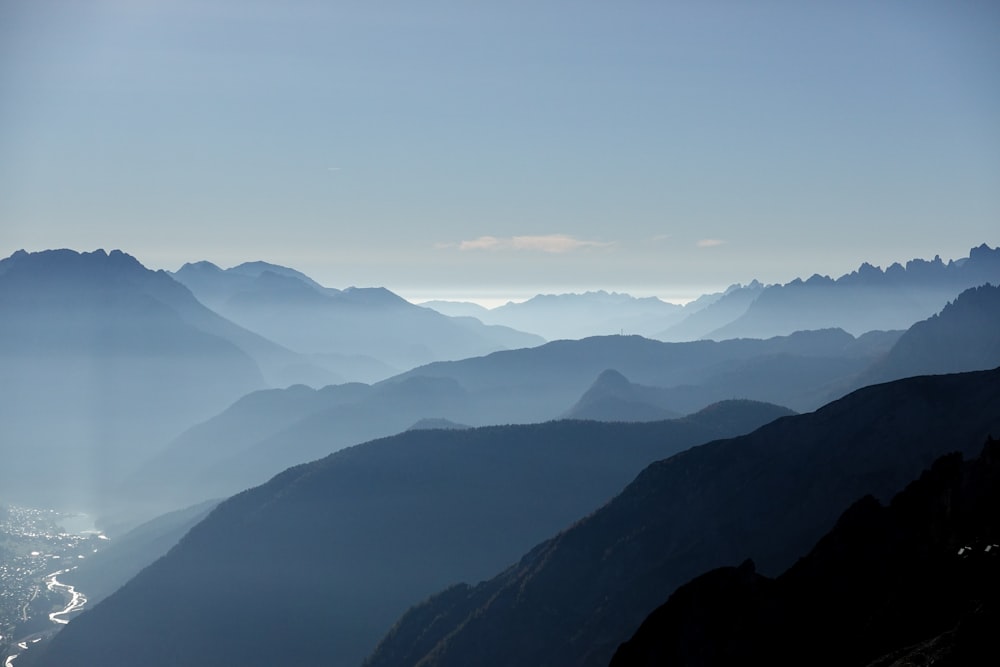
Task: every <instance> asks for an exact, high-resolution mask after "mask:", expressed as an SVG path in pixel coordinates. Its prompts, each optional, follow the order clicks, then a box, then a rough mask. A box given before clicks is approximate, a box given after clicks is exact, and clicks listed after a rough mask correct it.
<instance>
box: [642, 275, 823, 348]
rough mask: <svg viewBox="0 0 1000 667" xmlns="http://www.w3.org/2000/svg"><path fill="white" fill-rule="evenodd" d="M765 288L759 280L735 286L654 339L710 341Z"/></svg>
mask: <svg viewBox="0 0 1000 667" xmlns="http://www.w3.org/2000/svg"><path fill="white" fill-rule="evenodd" d="M764 289H765V285H762V284H761V283H760V282H758V281H756V280H753V281H751V282H750V283H749V284H747V285H739V284H737V285H731V286H730V287H729V288H728V289H727V290H726V291H725V292H723V293H722V295H721V296H720V298H718V299H717V300H714V301H712V302H711V303H708V304H706V305H705V307H704V308H701V309H699V310H696V311H694V312H692V313H691V314H690V315H687V316H686V317H685V318H684V319H683V320H681V321H679V322H677V323H676V324H674V325H672V326H670V327H668V328H667V329H665V330H663V331H660V332H657V333H655V334H654V335H653V336H651V337H652V338H656V339H658V340H666V341H686V340H698V339H700V338H710V337H711V336H710V334H712V332H714V331H715V330H717V329H720V328H722V327H724V326H726V325H727V324H729V323H730V322H733V321H734V320H737V319H739V318H740V317H742V316H743V314H744V313H746V312H747V309H748V308H750V305H751V304H752V303H753V302H754V301H755V300H756V299H757V297H759V296H760V294H761V292H763V291H764ZM803 328H806V327H799V328H796V329H793V331H797V330H800V329H803Z"/></svg>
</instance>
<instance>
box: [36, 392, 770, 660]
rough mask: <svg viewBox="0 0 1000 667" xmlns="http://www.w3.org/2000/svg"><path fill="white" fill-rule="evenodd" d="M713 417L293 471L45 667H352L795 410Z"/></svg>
mask: <svg viewBox="0 0 1000 667" xmlns="http://www.w3.org/2000/svg"><path fill="white" fill-rule="evenodd" d="M730 407H731V408H732V410H731V411H732V415H731V417H729V418H724V417H723V414H724V413H727V412H729V411H730ZM716 410H717V411H718V414H715V415H709V416H705V415H692V416H691V417H689V418H685V419H682V420H674V421H664V422H656V423H648V424H601V423H597V422H579V421H562V422H549V423H545V424H538V425H530V426H506V427H489V428H477V429H466V430H433V431H426V430H414V431H408V432H406V433H403V434H400V435H397V436H393V437H390V438H384V439H381V440H376V441H373V442H369V443H366V444H364V445H359V446H356V447H351V448H348V449H344V450H341V451H340V452H337V453H336V454H333V455H330V456H328V457H327V458H325V459H322V460H320V461H316V462H314V463H310V464H306V465H301V466H297V467H294V468H291V469H289V470H286V471H285V472H283V473H281V474H279V475H277V476H276V477H274V478H273V479H272V480H271V481H270V482H268V483H267V484H264V485H262V486H260V487H257V488H255V489H251V490H249V491H246V492H244V493H241V494H239V495H237V496H235V497H233V498H230V499H229V500H227V501H225V502H223V503H222V504H221V505H220V506H219V507H218V508H217V509H216V510H215V511H214V512H213V513H212V514H211V515H210V516H209V517H208V518H207V519H206V520H205V521H203V522H202V523H201V524H199V525H198V526H196V527H195V528H194V529H192V530H191V531H190V532H189V533H188V535H187V536H186V537H185V538H184V539H183V540H181V542H180V544H179V545H178V546H177V547H175V548H174V549H173V550H172V551H171V552H170V553H169V554H168V555H167V556H165V557H164V558H162V559H161V560H159V561H158V562H156V563H154V564H153V565H152V566H150V567H148V568H147V569H145V570H144V571H143V572H142V573H140V574H139V575H138V576H137V577H136V578H134V579H133V580H132V581H130V582H129V583H128V584H127V585H126V586H125V587H124V588H122V589H121V590H119V591H118V592H117V593H115V594H114V595H112V596H111V597H109V598H107V599H106V600H105V601H104V602H102V603H101V604H99V605H98V606H97V607H95V608H94V609H92V610H91V611H88V612H85V613H84V614H83V615H81V616H80V617H79V618H77V619H75V620H74V621H73V622H72V623H71V624H70V625H69V626H67V628H66V629H64V630H63V631H62V632H61V633H60V634H59V635H58V636H57V637H56V638H55V639H54V640H53V643H52V645H51V647H50V654H49V657H48V660H47V661H46V662H44V664H50V665H59V664H65V663H66V660H67V659H69V660H71V661H72V662H73V664H75V665H80V666H85V665H91V664H93V665H97V664H100V665H102V666H103V667H114V666H115V665H135V664H142V665H144V666H145V667H156V666H157V665H167V664H174V663H175V662H176V660H178V659H181V658H180V656H183V661H184V663H185V664H187V665H213V666H216V665H220V664H241V665H265V664H275V663H276V662H277V663H281V664H343V665H351V664H358V663H359V662H360V661H361V659H362V658H363V657H364V655H365V654H366V653H368V652H369V651H370V650H371V649H372V647H373V646H374V644H375V641H376V640H377V639H378V636H379V634H380V633H381V632H383V631H384V629H385V628H387V627H388V626H389V624H390V623H391V622H392V620H393V619H394V618H396V617H397V616H398V615H399V614H400V613H402V612H403V611H404V610H405V609H406V608H407V607H408V606H409V605H412V604H414V603H415V602H417V601H419V600H420V599H422V598H424V597H426V596H427V595H428V594H430V593H431V592H433V591H435V590H438V589H440V588H441V587H443V586H445V585H447V584H449V583H451V582H453V581H456V580H458V579H463V578H472V579H478V578H482V577H484V576H488V575H489V574H490V573H491V572H494V571H496V570H497V569H499V568H501V567H504V566H505V565H507V564H509V563H510V562H512V561H513V560H514V559H515V558H516V557H517V556H518V555H519V554H520V553H522V552H523V551H524V550H525V549H527V548H528V547H529V546H530V545H532V544H535V543H537V542H538V541H539V540H541V539H543V538H544V537H545V536H546V535H549V534H551V533H553V532H554V531H556V530H558V529H560V528H562V527H564V526H566V525H567V524H569V523H570V522H572V521H574V520H576V519H578V518H579V517H581V516H583V515H585V514H586V513H587V512H590V511H592V510H593V509H595V508H596V507H598V506H599V505H600V504H601V503H603V502H604V501H606V500H607V498H609V497H611V496H612V495H613V494H614V493H616V492H617V491H618V490H620V489H621V488H622V486H623V485H625V484H626V483H627V482H628V481H629V480H630V479H632V478H633V477H634V476H635V474H636V473H637V472H638V471H639V470H641V469H642V468H643V467H644V466H645V465H647V464H648V463H649V462H650V461H653V460H655V459H657V458H661V457H662V456H666V455H669V454H671V453H673V452H676V451H679V450H681V449H684V448H686V447H689V446H691V445H693V444H696V443H698V442H704V441H705V440H708V439H712V438H715V437H719V436H722V435H723V434H735V433H739V432H746V431H748V430H751V429H753V428H756V427H757V426H759V425H760V424H762V423H766V422H768V421H770V420H771V419H773V418H775V417H777V416H780V415H785V414H787V411H786V410H784V409H782V408H778V407H776V406H768V405H762V404H754V405H750V404H747V403H738V404H733V405H732V406H729V405H726V404H723V405H720V406H718V407H717V408H716ZM68 656H73V657H72V658H71V659H70V658H68Z"/></svg>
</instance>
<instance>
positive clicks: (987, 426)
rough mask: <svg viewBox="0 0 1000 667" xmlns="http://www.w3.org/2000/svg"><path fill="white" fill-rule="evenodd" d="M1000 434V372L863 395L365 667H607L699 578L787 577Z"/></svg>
mask: <svg viewBox="0 0 1000 667" xmlns="http://www.w3.org/2000/svg"><path fill="white" fill-rule="evenodd" d="M996 432H1000V369H997V370H993V371H983V372H977V373H967V374H957V375H941V376H923V377H916V378H909V379H905V380H899V381H896V382H892V383H887V384H882V385H876V386H872V387H867V388H864V389H861V390H858V391H856V392H854V393H852V394H850V395H849V396H846V397H845V398H843V399H841V400H839V401H836V402H834V403H831V404H830V405H828V406H825V407H823V408H822V409H820V410H817V411H816V412H813V413H810V414H805V415H798V416H794V417H787V418H784V419H780V420H777V421H775V422H773V423H771V424H769V425H767V426H764V427H762V428H760V429H758V430H757V431H755V432H754V433H752V434H749V435H746V436H741V437H738V438H734V439H730V440H722V441H718V442H713V443H710V444H707V445H703V446H700V447H695V448H693V449H690V450H687V451H685V452H682V453H680V454H677V455H675V456H673V457H671V458H668V459H666V460H663V461H659V462H657V463H654V464H652V465H650V466H649V467H648V468H646V469H645V470H644V471H643V472H642V473H641V474H640V475H639V476H638V477H637V478H636V480H635V481H634V482H633V483H632V484H630V485H629V486H628V487H627V488H626V489H625V490H624V491H623V492H622V493H621V494H620V495H619V496H617V497H616V498H615V499H613V500H612V501H611V502H609V503H608V504H607V505H605V506H604V507H602V508H601V509H600V510H598V511H597V512H595V513H594V514H592V515H590V516H589V517H587V518H585V519H584V520H582V521H580V522H579V523H577V524H576V525H574V526H572V527H571V528H569V529H568V530H566V531H564V532H562V533H560V534H558V535H557V536H556V537H554V538H552V539H550V540H548V541H546V542H543V543H541V544H539V545H538V546H536V547H535V548H534V549H532V550H531V551H529V552H528V553H527V555H525V556H524V557H523V558H522V559H521V560H520V561H519V562H518V563H517V564H515V565H514V566H512V567H510V568H508V569H507V570H505V571H504V572H502V573H501V574H499V575H497V576H496V577H494V578H493V579H491V580H488V581H485V582H482V583H480V584H477V585H474V586H470V585H458V586H455V587H452V588H450V589H447V590H445V591H444V592H442V593H440V594H438V595H437V596H435V597H432V598H430V599H429V600H428V601H426V602H424V603H423V604H421V605H418V606H416V607H414V608H413V609H411V610H410V611H409V612H407V614H405V615H404V616H403V617H402V618H401V619H400V620H399V622H398V623H397V624H396V625H395V626H394V627H393V629H392V630H391V631H390V632H389V633H388V635H387V636H386V637H385V638H384V639H383V641H382V642H381V643H380V645H379V647H378V649H377V650H376V651H375V652H374V654H373V655H372V656H370V658H369V660H368V661H367V662H366V663H365V664H366V665H367V666H368V667H388V666H395V665H400V666H401V665H420V666H421V667H431V666H445V665H471V664H475V665H483V666H487V667H488V666H490V665H512V664H526V665H529V664H530V665H567V666H568V665H574V666H578V665H606V664H608V661H609V660H610V659H611V657H612V654H613V653H614V651H615V649H616V648H617V647H618V645H619V644H620V643H621V642H623V641H625V640H626V639H628V637H630V636H631V635H632V634H633V633H634V632H635V630H636V629H637V628H638V627H639V625H640V624H641V622H642V621H643V619H644V618H646V616H647V615H648V614H649V613H650V612H652V611H653V610H654V609H655V608H656V607H657V606H659V605H660V604H662V602H663V600H665V599H667V598H668V596H669V595H670V594H671V593H672V592H673V591H674V590H675V589H676V588H677V587H678V586H679V585H681V584H683V583H684V582H686V581H688V580H690V579H691V578H692V577H694V576H696V575H698V574H699V573H702V572H705V571H706V570H709V569H712V568H715V567H721V566H726V565H731V564H732V563H739V562H742V561H743V560H745V559H747V558H752V559H753V561H754V562H755V563H756V565H757V567H758V568H759V569H760V571H761V572H762V573H764V574H765V575H768V576H774V575H777V574H779V573H780V572H782V571H783V570H785V569H786V568H788V567H789V566H791V565H792V564H793V563H794V562H795V560H796V558H797V557H798V556H799V555H801V554H803V553H806V552H807V550H808V549H809V548H810V547H811V546H812V545H813V544H815V542H816V541H817V540H818V539H819V538H820V537H821V536H822V535H823V534H824V533H826V532H827V531H829V530H830V529H831V528H832V527H833V525H834V524H835V522H836V520H837V517H838V516H839V515H840V514H841V513H842V512H843V511H844V510H845V509H846V508H847V507H849V506H850V505H851V503H852V502H853V501H854V500H856V499H857V498H860V497H863V496H865V495H868V494H870V495H872V496H874V497H875V498H877V499H880V500H888V499H889V498H890V497H891V496H892V495H893V494H895V493H897V492H899V491H900V490H901V489H903V488H904V486H905V485H906V484H907V483H908V481H910V480H912V479H913V478H915V477H916V476H917V475H918V474H919V472H920V471H921V470H923V469H924V468H926V467H927V466H929V465H930V464H931V463H932V462H933V461H934V460H935V459H936V458H937V457H939V456H941V455H943V454H945V453H947V452H950V451H953V450H957V451H960V452H963V453H965V454H967V455H973V454H974V453H976V452H977V451H978V450H979V449H980V448H981V447H982V443H983V442H984V441H985V440H986V439H987V437H988V435H989V434H990V433H996ZM817 604H821V601H817Z"/></svg>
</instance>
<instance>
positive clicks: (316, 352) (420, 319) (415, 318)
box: [172, 262, 543, 382]
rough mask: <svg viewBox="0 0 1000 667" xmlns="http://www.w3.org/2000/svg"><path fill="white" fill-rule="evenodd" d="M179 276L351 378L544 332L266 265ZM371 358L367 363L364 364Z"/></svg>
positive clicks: (229, 311) (264, 331) (204, 267)
mask: <svg viewBox="0 0 1000 667" xmlns="http://www.w3.org/2000/svg"><path fill="white" fill-rule="evenodd" d="M172 275H173V277H174V278H175V279H176V280H177V281H179V282H181V283H183V284H184V285H186V286H187V287H188V288H189V289H191V291H192V292H194V294H195V295H196V296H197V297H198V298H199V299H202V300H203V301H204V302H205V303H206V304H208V305H209V306H211V307H212V308H213V309H215V310H216V311H217V312H219V313H221V314H222V315H224V316H226V317H228V318H229V319H231V320H233V321H234V322H237V323H239V324H240V325H242V326H244V327H246V328H248V329H250V330H252V331H256V332H258V333H260V334H261V335H263V336H266V337H267V338H269V339H271V340H274V341H277V342H279V343H281V344H282V345H285V346H287V347H289V348H290V349H293V350H296V351H297V352H300V353H304V354H309V355H313V359H314V360H316V361H317V362H320V363H323V364H325V365H326V366H327V367H329V368H331V369H332V370H335V371H336V372H338V373H339V374H340V375H341V376H343V377H345V378H347V379H350V380H360V381H365V382H372V381H375V380H380V379H383V378H384V377H387V376H389V375H392V374H394V373H393V372H392V371H389V372H387V371H386V370H385V369H386V368H387V367H388V368H392V369H395V372H399V371H401V370H406V369H409V368H412V367H413V366H417V365H420V364H424V363H427V362H429V361H434V360H438V359H457V358H462V357H469V356H476V355H479V354H485V353H488V352H492V351H494V350H501V349H509V348H518V347H530V346H533V345H537V344H539V343H541V342H543V341H542V339H541V338H539V337H538V336H534V335H532V334H526V333H522V332H520V331H515V330H513V329H511V328H509V327H500V326H486V325H484V324H482V322H479V321H478V320H475V319H469V318H464V319H463V320H461V321H460V320H455V319H453V318H450V317H447V316H444V315H441V314H440V313H437V312H435V311H433V310H430V309H427V308H421V307H419V306H415V305H413V304H411V303H409V302H408V301H406V300H405V299H403V298H402V297H400V296H398V295H396V294H394V293H392V292H390V291H389V290H387V289H385V288H382V287H369V288H359V287H348V288H346V289H343V290H339V289H334V288H328V287H323V286H321V285H319V284H318V283H316V282H315V281H314V280H312V279H311V278H309V277H308V276H306V275H305V274H302V273H301V272H298V271H295V270H294V269H289V268H287V267H282V266H277V265H274V264H268V263H267V262H248V263H244V264H240V265H238V266H235V267H233V268H230V269H225V270H223V269H221V268H219V267H218V266H216V265H215V264H212V263H211V262H196V263H189V264H185V265H184V266H182V267H181V268H180V269H179V270H178V271H177V272H176V273H174V274H172ZM365 360H367V362H366V361H365Z"/></svg>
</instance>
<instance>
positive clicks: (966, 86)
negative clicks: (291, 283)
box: [0, 0, 1000, 299]
mask: <svg viewBox="0 0 1000 667" xmlns="http://www.w3.org/2000/svg"><path fill="white" fill-rule="evenodd" d="M998 30H1000V7H998V6H997V5H995V4H990V3H977V2H955V3H948V4H946V5H944V4H940V3H923V2H894V1H890V2H884V3H877V4H872V3H864V2H845V3H836V4H823V5H817V4H808V5H803V4H800V3H784V2H775V3H753V4H742V3H741V4H732V3H697V4H695V3H690V4H689V3H627V4H625V5H621V4H617V5H607V4H605V3H599V2H592V1H588V2H583V3H566V2H556V1H544V2H536V3H530V4H523V3H514V4H510V3H505V4H503V5H496V6H490V5H481V4H476V5H469V3H459V2H448V1H440V2H431V3H424V4H421V5H420V6H419V7H415V6H412V5H409V4H407V3H396V2H390V3H383V4H380V5H379V6H377V7H375V6H371V5H370V4H369V3H355V2H344V3H335V4H332V5H328V4H325V3H313V2H305V3H296V4H295V5H294V7H290V6H288V5H280V4H274V3H267V2H254V1H249V2H234V1H232V0H216V1H213V2H192V1H190V0H181V1H179V2H170V3H166V2H147V3H128V2H121V1H119V0H94V1H92V2H81V3H59V2H54V1H51V0H38V1H37V2H30V3H16V2H2V3H0V156H2V157H0V254H3V255H9V254H10V253H11V252H13V251H14V250H17V249H19V248H21V247H25V248H28V249H36V250H37V249H42V248H47V247H73V248H76V249H80V250H89V249H93V248H98V247H105V248H108V249H111V248H122V249H123V250H125V251H126V252H129V253H130V254H133V255H135V256H136V257H138V258H139V259H140V260H141V261H142V262H143V263H144V264H146V265H147V266H150V267H151V268H164V269H172V270H176V268H178V267H179V266H180V264H181V263H183V262H184V261H192V260H196V259H208V260H210V261H213V262H215V263H217V264H219V265H221V266H232V265H234V264H238V263H240V262H242V261H247V260H252V259H259V258H260V259H266V260H267V261H270V262H274V263H276V264H282V265H287V266H293V267H295V268H297V269H299V270H301V271H304V272H305V273H308V274H309V275H311V276H313V277H314V278H315V279H316V280H318V281H319V282H321V283H323V284H325V285H330V286H346V285H351V284H354V285H384V286H386V287H388V288H389V289H392V290H393V291H396V292H399V293H401V294H404V295H407V294H409V295H415V297H414V298H425V297H427V296H430V295H444V294H446V293H449V292H451V291H453V290H456V287H458V288H461V290H460V291H461V298H466V297H467V296H475V295H477V294H480V295H484V296H482V297H480V298H490V299H492V298H498V299H508V298H512V297H517V295H528V294H533V293H537V292H566V291H582V290H585V289H597V288H600V289H607V290H613V291H629V292H630V293H631V292H634V291H637V290H638V288H639V287H641V288H642V290H643V294H646V295H648V294H656V295H658V296H664V297H666V298H678V297H682V298H691V297H693V296H695V295H697V293H700V292H702V291H705V290H706V289H707V290H715V289H720V288H724V287H725V286H727V285H730V284H732V283H735V282H746V281H748V280H751V279H754V278H756V279H758V280H761V281H762V282H767V283H774V282H787V281H789V280H792V279H794V278H795V277H799V276H807V275H810V274H812V273H814V272H815V273H820V274H829V275H831V276H836V275H840V274H843V273H846V272H849V271H852V270H854V269H855V268H857V266H858V265H859V264H860V263H861V262H869V263H871V264H875V265H880V266H887V265H888V264H890V263H891V262H893V261H902V260H905V259H908V258H913V257H924V258H931V257H933V256H934V255H935V254H940V255H941V257H943V258H953V257H960V256H964V254H965V253H967V252H968V249H969V248H970V247H973V246H975V245H978V244H980V243H984V242H985V243H989V244H990V245H996V244H997V243H998V241H1000V239H998V237H997V230H996V228H997V220H1000V187H998V184H1000V125H998V124H997V123H996V119H997V118H1000V41H998V40H996V38H995V37H996V34H997V32H998ZM456 293H457V292H456ZM493 294H496V295H497V296H496V297H494V296H492V295H493Z"/></svg>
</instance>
